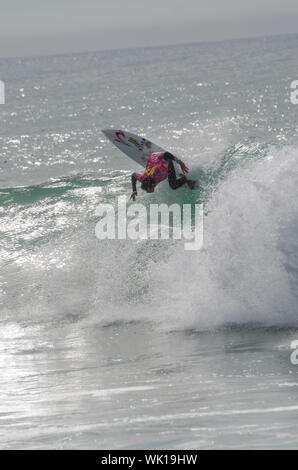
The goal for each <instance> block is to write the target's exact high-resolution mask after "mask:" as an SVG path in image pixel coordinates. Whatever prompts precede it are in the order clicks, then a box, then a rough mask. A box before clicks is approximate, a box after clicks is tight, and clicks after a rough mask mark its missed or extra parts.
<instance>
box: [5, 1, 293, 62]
mask: <svg viewBox="0 0 298 470" xmlns="http://www.w3.org/2000/svg"><path fill="white" fill-rule="evenodd" d="M284 33H298V1H297V0H149V1H148V2H145V1H144V0H0V56H1V57H5V56H12V55H14V56H16V55H17V56H22V55H36V54H55V53H59V52H60V53H64V52H80V51H87V50H100V49H111V48H121V47H137V46H151V45H159V44H177V43H181V42H195V41H204V40H218V39H232V38H236V37H248V36H262V35H271V34H284Z"/></svg>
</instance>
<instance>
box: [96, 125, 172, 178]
mask: <svg viewBox="0 0 298 470" xmlns="http://www.w3.org/2000/svg"><path fill="white" fill-rule="evenodd" d="M102 132H103V134H104V135H105V136H106V137H107V138H108V139H109V140H110V141H111V142H112V143H113V144H114V145H116V147H118V149H120V150H121V151H122V152H123V153H125V155H127V156H128V157H130V158H131V159H132V160H134V161H135V162H137V163H138V164H139V165H141V166H143V167H145V168H146V166H147V160H148V157H149V155H151V154H152V153H156V152H166V150H165V149H163V148H162V147H160V146H159V145H156V144H154V143H153V142H151V141H150V140H147V139H146V138H145V137H141V136H139V135H136V134H133V133H132V132H128V131H124V130H120V129H117V130H116V129H104V130H102ZM174 166H175V170H176V174H177V170H178V172H179V173H181V172H180V171H179V170H180V167H179V166H178V165H177V164H176V163H175V162H174Z"/></svg>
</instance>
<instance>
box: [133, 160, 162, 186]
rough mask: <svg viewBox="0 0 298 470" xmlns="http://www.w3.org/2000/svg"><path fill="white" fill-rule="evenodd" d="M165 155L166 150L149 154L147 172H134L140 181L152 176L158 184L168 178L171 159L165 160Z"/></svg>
mask: <svg viewBox="0 0 298 470" xmlns="http://www.w3.org/2000/svg"><path fill="white" fill-rule="evenodd" d="M163 157H164V152H160V153H152V154H151V155H149V157H148V162H147V166H146V170H145V173H143V174H141V173H134V176H135V178H136V179H137V180H138V181H143V179H144V178H147V176H151V178H153V179H154V181H155V183H156V184H158V183H160V182H161V181H163V180H165V179H167V177H168V166H169V160H168V159H167V160H165V159H164V158H163Z"/></svg>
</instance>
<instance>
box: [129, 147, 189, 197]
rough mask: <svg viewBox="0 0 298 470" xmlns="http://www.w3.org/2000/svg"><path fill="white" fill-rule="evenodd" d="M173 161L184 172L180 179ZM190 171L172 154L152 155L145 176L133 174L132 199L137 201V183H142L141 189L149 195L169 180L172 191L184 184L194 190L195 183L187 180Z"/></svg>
mask: <svg viewBox="0 0 298 470" xmlns="http://www.w3.org/2000/svg"><path fill="white" fill-rule="evenodd" d="M173 161H174V162H176V163H178V165H180V168H181V170H182V172H183V173H184V174H183V175H181V176H180V177H179V178H177V176H176V172H175V168H174V164H173ZM188 171H189V169H188V168H187V166H186V165H185V163H183V162H182V161H181V160H179V159H178V158H177V157H174V155H172V154H171V153H170V152H160V153H152V154H151V155H149V157H148V162H147V167H146V170H145V173H144V174H141V173H133V174H132V175H131V183H132V191H133V192H132V193H131V196H130V199H132V200H133V201H135V200H136V196H137V195H138V193H137V181H140V183H141V189H143V190H144V191H146V192H147V193H153V192H154V189H155V188H156V186H157V185H158V183H160V182H161V181H163V180H165V179H167V178H168V181H169V185H170V187H171V188H172V189H178V188H180V187H181V186H183V185H184V184H187V185H188V187H189V188H190V189H194V187H195V181H193V180H189V179H187V178H186V176H185V173H188Z"/></svg>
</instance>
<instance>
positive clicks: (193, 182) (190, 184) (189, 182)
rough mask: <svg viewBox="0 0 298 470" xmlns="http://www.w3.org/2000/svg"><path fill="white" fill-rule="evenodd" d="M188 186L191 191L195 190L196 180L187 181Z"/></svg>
mask: <svg viewBox="0 0 298 470" xmlns="http://www.w3.org/2000/svg"><path fill="white" fill-rule="evenodd" d="M186 184H187V186H188V187H189V189H195V187H196V184H197V182H196V181H195V180H187V181H186Z"/></svg>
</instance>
